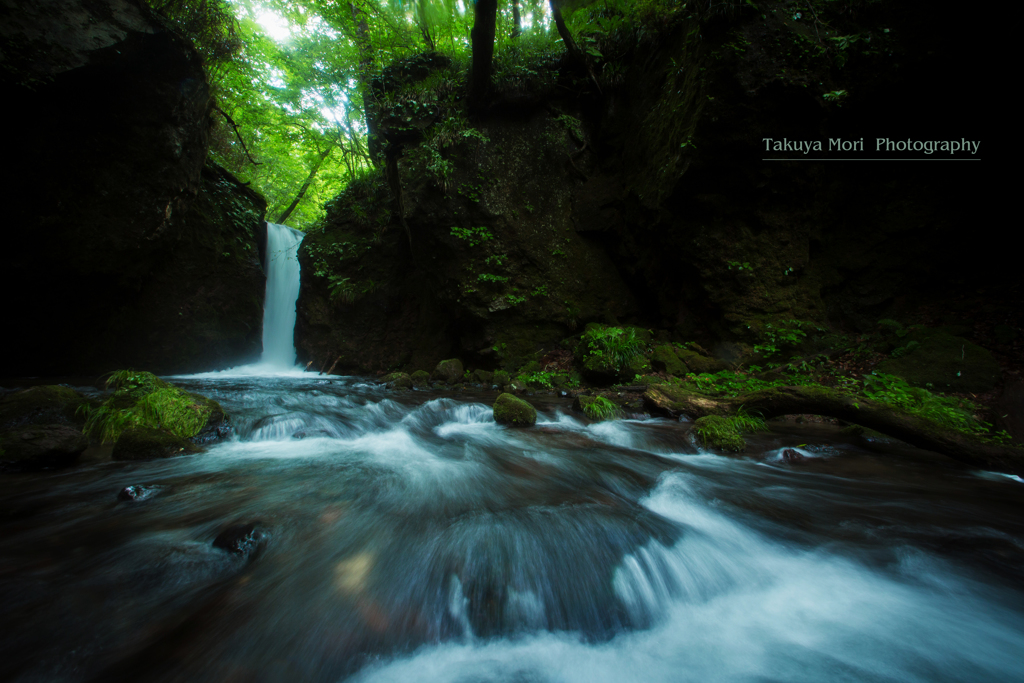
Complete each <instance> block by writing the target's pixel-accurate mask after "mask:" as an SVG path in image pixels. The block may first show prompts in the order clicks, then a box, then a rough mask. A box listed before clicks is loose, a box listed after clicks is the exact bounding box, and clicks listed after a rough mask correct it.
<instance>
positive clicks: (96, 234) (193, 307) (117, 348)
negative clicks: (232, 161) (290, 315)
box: [0, 0, 265, 376]
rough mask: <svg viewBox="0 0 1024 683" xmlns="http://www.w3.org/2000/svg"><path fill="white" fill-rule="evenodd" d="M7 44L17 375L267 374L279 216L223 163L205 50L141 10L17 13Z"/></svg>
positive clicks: (3, 17)
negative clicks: (270, 239)
mask: <svg viewBox="0 0 1024 683" xmlns="http://www.w3.org/2000/svg"><path fill="white" fill-rule="evenodd" d="M0 39H2V40H3V51H2V55H3V56H2V61H0V79H2V80H0V89H2V91H3V93H4V95H5V97H4V99H5V101H6V102H8V103H9V106H8V107H6V112H7V119H6V123H7V126H8V134H7V135H5V136H4V140H3V142H2V143H0V145H2V151H3V157H4V159H5V163H4V164H3V168H2V170H0V183H2V186H3V188H4V190H5V195H6V196H7V198H8V201H7V202H6V206H7V216H6V223H7V226H8V229H7V230H6V234H8V235H9V238H8V241H7V244H6V245H5V254H6V259H5V261H6V263H5V267H4V268H3V272H2V275H0V278H2V283H3V291H4V292H5V293H6V294H5V301H6V302H7V303H6V304H5V309H6V312H7V316H5V318H6V320H7V323H6V325H7V331H6V334H5V339H6V344H5V346H6V348H7V353H5V354H4V356H3V358H2V360H0V375H7V376H9V375H52V374H62V373H77V374H82V373H99V372H104V371H108V370H112V369H116V368H119V367H130V366H134V367H145V368H146V369H151V370H155V371H158V372H180V371H185V370H201V369H213V368H216V367H223V366H224V365H225V364H228V363H230V362H238V361H242V360H246V359H251V358H254V357H257V356H258V355H259V352H260V325H261V315H262V313H261V311H262V298H263V282H264V280H263V274H262V270H261V268H260V263H259V258H258V256H257V236H258V232H259V230H260V226H261V225H262V218H263V212H264V210H265V203H264V202H263V200H262V199H261V198H260V197H259V196H258V195H257V194H256V193H254V192H252V191H251V190H248V189H247V188H245V187H243V186H242V185H241V184H240V183H239V182H238V181H237V180H236V179H234V178H233V177H231V176H230V174H227V173H226V172H224V171H222V170H220V169H217V168H214V167H212V166H208V165H207V164H206V154H207V144H208V130H209V126H210V120H209V114H210V107H211V105H212V102H211V98H210V90H209V86H208V84H207V81H206V77H205V75H204V71H203V65H202V63H201V60H200V58H199V56H198V54H197V53H196V51H195V50H194V49H193V47H192V46H191V45H190V44H188V43H187V42H186V41H184V40H182V39H181V38H179V37H177V36H176V35H175V34H174V33H173V32H172V31H170V30H168V28H167V27H166V26H164V25H163V24H162V23H161V21H160V19H159V18H158V17H156V16H155V15H154V14H153V13H152V12H150V11H149V10H147V9H146V8H145V7H144V6H143V5H142V4H141V3H139V2H136V1H135V0H100V1H98V2H85V1H79V0H71V1H63V0H62V1H57V0H42V1H39V2H36V1H33V2H27V1H22V0H9V1H8V2H5V3H3V5H2V6H0Z"/></svg>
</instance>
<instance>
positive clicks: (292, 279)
mask: <svg viewBox="0 0 1024 683" xmlns="http://www.w3.org/2000/svg"><path fill="white" fill-rule="evenodd" d="M303 237H304V235H303V234H302V233H301V232H299V231H298V230H295V229H294V228H289V227H288V226H287V225H278V224H277V223H267V295H266V300H265V302H264V304H263V356H262V358H261V359H260V365H263V366H266V367H276V368H280V369H281V370H290V369H292V368H294V367H295V301H296V300H297V299H298V298H299V258H298V252H299V244H300V243H301V242H302V238H303Z"/></svg>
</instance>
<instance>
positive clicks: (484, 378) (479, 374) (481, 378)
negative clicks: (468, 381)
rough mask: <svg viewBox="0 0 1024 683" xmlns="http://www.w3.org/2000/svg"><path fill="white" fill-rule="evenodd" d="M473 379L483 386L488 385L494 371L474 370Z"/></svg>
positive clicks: (492, 378) (492, 379)
mask: <svg viewBox="0 0 1024 683" xmlns="http://www.w3.org/2000/svg"><path fill="white" fill-rule="evenodd" d="M473 381H474V382H478V383H479V384H483V385H484V386H490V384H491V382H492V381H494V373H493V372H490V371H488V370H474V371H473Z"/></svg>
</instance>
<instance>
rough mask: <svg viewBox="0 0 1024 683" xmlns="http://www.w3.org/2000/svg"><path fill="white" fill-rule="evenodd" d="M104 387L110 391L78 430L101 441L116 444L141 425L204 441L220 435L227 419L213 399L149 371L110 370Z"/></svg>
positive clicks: (183, 437)
mask: <svg viewBox="0 0 1024 683" xmlns="http://www.w3.org/2000/svg"><path fill="white" fill-rule="evenodd" d="M108 386H112V387H113V388H114V393H113V394H112V395H111V396H110V398H108V399H107V400H106V401H105V402H104V403H103V405H101V406H100V407H99V408H96V409H93V410H91V411H90V412H89V417H88V419H87V420H86V423H85V426H84V428H83V430H82V431H83V432H84V433H85V434H86V436H88V437H90V438H94V439H97V440H99V441H101V442H103V443H111V442H114V443H116V442H117V441H118V439H119V437H120V436H121V434H122V433H123V432H124V431H125V430H127V429H132V428H142V427H145V428H150V429H158V430H163V431H166V432H168V433H170V434H173V435H174V436H176V437H178V438H181V439H193V440H197V441H202V442H207V441H212V440H214V439H216V438H218V437H219V436H220V435H221V433H222V431H223V428H224V424H225V423H226V421H227V416H226V415H225V413H224V410H223V409H222V408H221V407H220V404H219V403H217V402H216V401H214V400H213V399H210V398H207V397H205V396H201V395H199V394H193V393H189V392H187V391H185V390H183V389H179V388H178V387H176V386H174V385H172V384H169V383H167V382H165V381H163V380H162V379H160V378H159V377H157V376H155V375H153V374H152V373H149V372H137V371H133V370H124V371H120V372H117V373H114V375H113V376H112V377H111V379H110V380H109V381H108Z"/></svg>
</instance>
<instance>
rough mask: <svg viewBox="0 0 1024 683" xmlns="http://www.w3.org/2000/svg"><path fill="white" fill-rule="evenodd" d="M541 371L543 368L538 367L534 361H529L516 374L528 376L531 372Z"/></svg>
mask: <svg viewBox="0 0 1024 683" xmlns="http://www.w3.org/2000/svg"><path fill="white" fill-rule="evenodd" d="M543 369H544V368H542V367H541V366H540V363H538V362H537V361H535V360H531V361H530V362H529V363H527V364H526V365H524V366H523V367H521V368H519V372H518V373H517V374H519V375H527V374H529V373H531V372H540V371H541V370H543Z"/></svg>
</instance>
